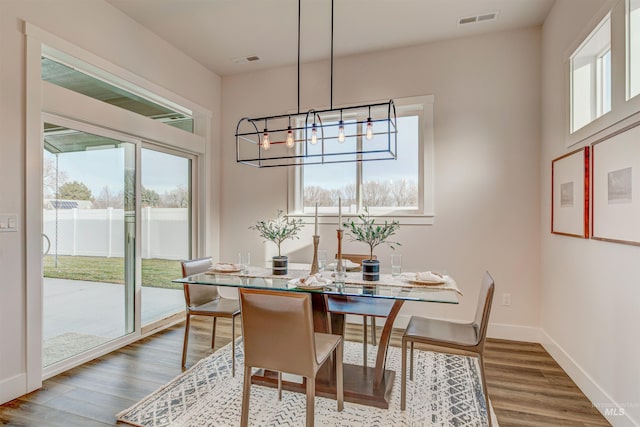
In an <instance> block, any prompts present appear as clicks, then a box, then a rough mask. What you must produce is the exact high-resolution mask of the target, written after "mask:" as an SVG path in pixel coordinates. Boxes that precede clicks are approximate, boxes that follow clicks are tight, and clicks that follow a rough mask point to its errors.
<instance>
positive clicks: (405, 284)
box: [173, 267, 461, 409]
mask: <svg viewBox="0 0 640 427" xmlns="http://www.w3.org/2000/svg"><path fill="white" fill-rule="evenodd" d="M308 273H309V269H301V270H293V269H290V270H289V272H288V274H287V275H286V276H273V275H271V270H270V269H265V268H260V267H251V268H250V269H249V271H248V273H246V274H239V273H231V274H229V273H216V272H214V271H208V272H206V273H201V274H195V275H192V276H187V277H184V278H181V279H175V280H174V281H173V282H175V283H183V284H189V285H209V286H218V287H219V288H218V289H219V291H220V293H221V294H223V291H222V290H221V288H225V287H226V288H259V289H269V290H277V291H288V292H307V293H309V294H311V302H312V306H313V312H314V314H313V317H314V329H315V331H316V332H323V333H333V334H339V335H342V334H343V332H344V328H345V320H346V319H345V314H349V312H348V311H345V312H340V311H339V310H338V311H337V312H336V311H335V310H334V309H333V308H332V307H331V305H330V302H337V304H338V306H339V305H340V304H345V303H346V304H347V306H350V307H353V306H354V304H355V306H359V307H363V309H364V310H365V311H368V312H367V314H366V315H368V316H375V317H384V318H386V320H385V322H384V326H383V328H382V333H381V334H380V339H379V340H378V348H377V351H376V363H375V366H367V363H366V362H365V363H364V364H363V365H364V366H362V365H353V364H346V363H345V364H344V365H343V369H344V378H345V383H344V398H345V400H346V401H349V402H354V403H359V404H364V405H369V406H375V407H378V408H385V409H386V408H388V407H389V399H390V395H391V389H392V387H393V382H394V378H395V372H394V371H392V370H389V369H386V366H385V365H386V358H387V348H388V346H389V342H390V339H391V333H392V329H393V324H394V321H395V319H396V317H397V316H398V313H399V312H400V309H401V308H402V305H403V303H404V302H405V301H421V302H428V303H446V304H457V303H458V295H461V293H460V291H459V289H458V288H457V285H456V283H455V281H454V280H453V279H452V278H450V277H448V276H446V277H447V280H446V283H445V284H443V285H440V286H421V285H418V284H416V283H415V282H413V283H411V280H407V279H406V278H403V277H393V276H392V275H390V274H381V275H380V280H379V281H376V282H364V281H363V280H362V273H359V272H349V273H347V277H346V279H345V283H344V284H342V283H340V284H338V283H335V282H333V281H332V277H331V273H330V272H328V271H327V272H324V273H323V277H324V278H325V279H326V280H328V281H329V283H322V284H321V286H320V285H319V286H318V287H317V288H314V289H309V288H306V287H305V286H300V285H298V283H299V282H298V281H297V280H296V279H299V278H301V277H305V276H307V275H308ZM330 308H331V310H330ZM251 381H252V383H254V384H260V385H266V386H271V387H276V386H277V374H275V373H273V372H270V371H262V372H260V371H259V372H257V373H254V374H253V375H252V377H251ZM283 388H284V389H288V390H291V391H298V392H301V393H304V392H305V386H304V385H303V384H299V383H295V382H286V381H283ZM335 389H336V385H335V381H334V378H333V376H332V375H331V369H330V368H329V367H328V366H324V367H323V368H321V370H320V371H319V372H318V375H317V376H316V395H319V396H324V397H335Z"/></svg>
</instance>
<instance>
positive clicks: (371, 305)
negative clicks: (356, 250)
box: [327, 254, 393, 366]
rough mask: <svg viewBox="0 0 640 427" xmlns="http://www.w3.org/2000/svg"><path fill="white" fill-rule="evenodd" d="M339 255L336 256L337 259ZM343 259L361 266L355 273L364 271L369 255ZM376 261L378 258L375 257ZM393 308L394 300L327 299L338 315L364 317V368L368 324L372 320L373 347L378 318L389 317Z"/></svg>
mask: <svg viewBox="0 0 640 427" xmlns="http://www.w3.org/2000/svg"><path fill="white" fill-rule="evenodd" d="M337 257H338V255H337V254H336V258H337ZM342 258H343V259H346V260H349V261H351V262H353V263H356V264H360V268H358V269H357V270H355V271H362V261H364V260H365V259H369V258H370V256H369V255H362V254H342ZM373 259H376V256H375V255H374V256H373ZM392 306H393V301H392V300H385V299H378V298H376V299H375V300H374V299H373V298H361V297H348V296H340V295H330V296H328V297H327V310H328V311H329V312H331V313H336V314H345V315H346V314H349V315H355V316H362V345H363V358H364V363H363V364H364V366H367V341H368V340H367V335H368V333H367V322H368V319H371V345H376V317H387V316H388V315H389V312H390V311H391V307H392Z"/></svg>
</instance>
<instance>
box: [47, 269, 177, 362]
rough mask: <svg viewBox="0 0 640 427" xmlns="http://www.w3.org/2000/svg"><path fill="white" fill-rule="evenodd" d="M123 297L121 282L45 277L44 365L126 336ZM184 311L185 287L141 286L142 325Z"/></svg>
mask: <svg viewBox="0 0 640 427" xmlns="http://www.w3.org/2000/svg"><path fill="white" fill-rule="evenodd" d="M124 297H125V295H124V286H123V285H119V284H113V283H101V282H88V281H81V280H66V279H53V278H45V279H44V320H43V340H44V348H45V366H46V365H47V364H50V363H53V362H55V361H58V360H62V359H64V358H66V357H70V356H71V355H73V354H76V353H77V352H81V351H85V350H88V349H90V348H92V347H95V346H97V345H100V344H102V343H104V342H107V341H109V340H111V339H114V338H117V337H120V336H122V335H124V334H125V333H126V331H125V311H124V310H125V304H124ZM182 310H184V294H183V292H182V289H164V288H153V287H146V286H143V287H142V324H143V325H146V324H148V323H151V322H154V321H157V320H161V319H163V318H165V317H167V316H170V315H171V314H174V313H176V312H179V311H182ZM60 346H66V347H68V348H66V349H61V348H55V347H60ZM47 353H49V357H46V356H47Z"/></svg>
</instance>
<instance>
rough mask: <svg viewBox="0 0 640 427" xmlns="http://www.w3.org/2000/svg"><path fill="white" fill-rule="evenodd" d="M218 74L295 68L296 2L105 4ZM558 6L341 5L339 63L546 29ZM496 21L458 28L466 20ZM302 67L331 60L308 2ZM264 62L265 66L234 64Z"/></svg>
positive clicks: (465, 2)
mask: <svg viewBox="0 0 640 427" xmlns="http://www.w3.org/2000/svg"><path fill="white" fill-rule="evenodd" d="M107 1H108V2H109V3H111V4H112V5H113V6H115V7H117V8H118V9H120V10H121V11H122V12H124V13H125V14H127V15H129V16H130V17H131V18H133V19H135V20H136V21H138V22H139V23H140V24H142V25H143V26H145V27H147V28H148V29H150V30H151V31H153V32H154V33H156V34H157V35H159V36H160V37H162V38H163V39H165V40H167V41H168V42H169V43H171V44H172V45H174V46H175V47H177V48H178V49H180V50H181V51H183V52H185V53H186V54H187V55H189V56H190V57H192V58H194V59H195V60H196V61H198V62H200V63H201V64H203V65H204V66H206V67H207V68H209V69H210V70H211V71H213V72H215V73H217V74H219V75H230V74H236V73H243V72H247V71H255V70H259V69H264V68H272V67H277V66H282V65H288V64H295V63H296V58H297V47H296V46H297V44H296V43H297V27H298V21H297V14H298V2H297V1H296V0H107ZM554 1H555V0H335V13H334V16H335V22H334V38H335V56H336V57H339V56H345V55H352V54H357V53H364V52H371V51H377V50H384V49H391V48H396V47H400V46H410V45H417V44H422V43H427V42H431V41H434V40H443V39H449V38H456V37H464V36H470V35H476V34H481V33H489V32H495V31H503V30H510V29H514V28H523V27H529V26H535V25H540V24H542V22H543V21H544V19H545V17H546V16H547V14H548V12H549V10H550V9H551V7H552V6H553V3H554ZM492 12H498V15H497V19H495V20H491V21H483V22H474V23H470V24H464V25H460V24H459V23H458V21H459V20H460V19H461V18H467V17H470V16H477V15H484V14H487V13H492ZM301 15H302V18H301V22H302V35H301V43H302V54H301V61H302V62H309V61H314V60H319V59H325V58H328V57H329V54H330V40H331V39H330V28H331V2H330V1H329V0H303V1H302V12H301ZM253 55H255V56H258V57H259V58H260V60H259V61H255V62H244V63H239V64H237V63H234V62H233V61H232V59H234V58H238V57H246V56H253Z"/></svg>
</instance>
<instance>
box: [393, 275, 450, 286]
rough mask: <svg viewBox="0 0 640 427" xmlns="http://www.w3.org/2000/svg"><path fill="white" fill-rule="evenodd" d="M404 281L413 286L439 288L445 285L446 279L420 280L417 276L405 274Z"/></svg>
mask: <svg viewBox="0 0 640 427" xmlns="http://www.w3.org/2000/svg"><path fill="white" fill-rule="evenodd" d="M402 281H403V282H406V283H411V284H412V285H423V286H437V285H444V283H445V280H444V277H443V278H442V279H441V280H435V279H434V280H418V279H416V275H415V274H403V275H402Z"/></svg>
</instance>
